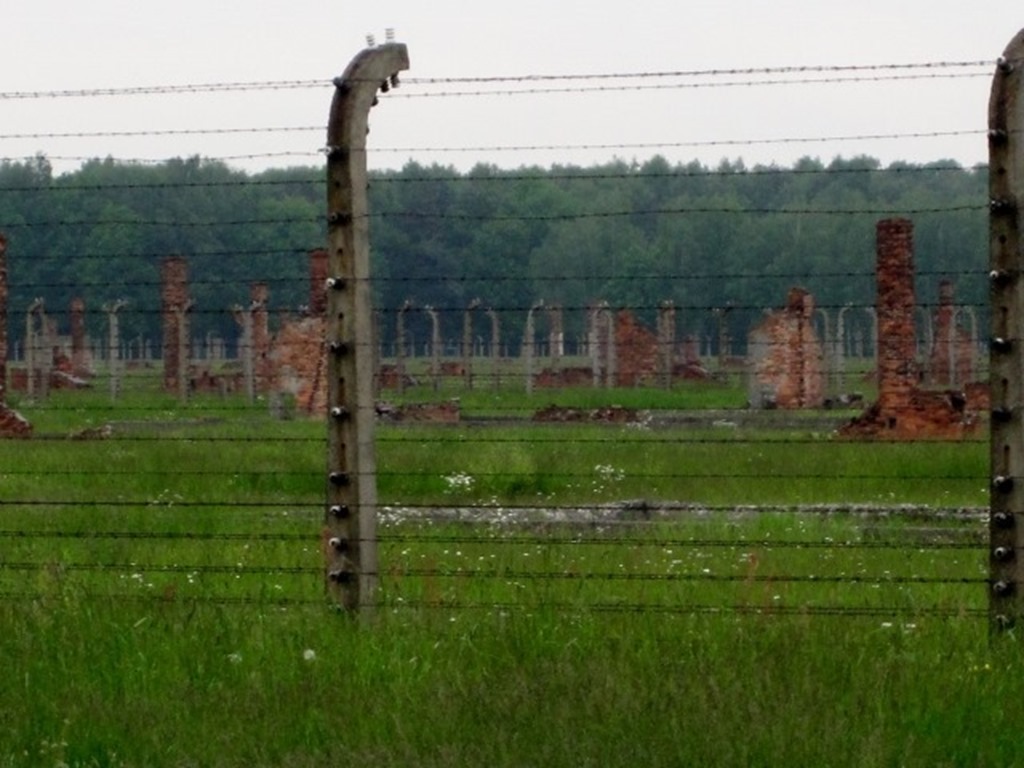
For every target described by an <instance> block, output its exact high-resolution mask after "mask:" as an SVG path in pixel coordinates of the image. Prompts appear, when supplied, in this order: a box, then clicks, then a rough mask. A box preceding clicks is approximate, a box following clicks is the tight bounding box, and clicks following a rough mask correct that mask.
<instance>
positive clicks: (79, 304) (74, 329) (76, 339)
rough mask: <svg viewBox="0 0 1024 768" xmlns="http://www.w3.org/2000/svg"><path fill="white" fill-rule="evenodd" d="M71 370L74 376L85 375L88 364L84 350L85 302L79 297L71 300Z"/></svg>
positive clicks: (87, 371)
mask: <svg viewBox="0 0 1024 768" xmlns="http://www.w3.org/2000/svg"><path fill="white" fill-rule="evenodd" d="M69 314H70V316H71V318H70V319H71V371H72V373H73V374H74V375H75V376H87V375H88V374H89V366H88V363H87V362H86V351H85V302H84V301H83V300H82V299H80V298H74V299H72V300H71V308H70V310H69Z"/></svg>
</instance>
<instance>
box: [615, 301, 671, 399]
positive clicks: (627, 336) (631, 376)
mask: <svg viewBox="0 0 1024 768" xmlns="http://www.w3.org/2000/svg"><path fill="white" fill-rule="evenodd" d="M659 349H660V345H659V344H658V337H657V335H656V334H654V333H653V332H652V331H651V330H650V329H649V328H647V327H646V326H644V325H642V324H641V323H640V322H639V321H638V320H637V319H636V315H634V314H633V313H632V312H630V311H629V310H628V309H622V310H619V311H618V312H617V313H616V314H615V352H616V355H617V357H618V359H617V360H616V365H615V384H616V385H617V386H620V387H635V386H637V385H638V384H640V383H641V382H648V381H653V380H655V378H656V376H657V373H658V369H659V367H660V366H659V360H658V356H659Z"/></svg>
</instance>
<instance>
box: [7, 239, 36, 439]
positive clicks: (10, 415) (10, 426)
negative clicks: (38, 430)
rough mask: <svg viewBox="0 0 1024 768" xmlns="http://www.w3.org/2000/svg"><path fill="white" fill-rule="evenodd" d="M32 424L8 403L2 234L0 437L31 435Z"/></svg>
mask: <svg viewBox="0 0 1024 768" xmlns="http://www.w3.org/2000/svg"><path fill="white" fill-rule="evenodd" d="M31 435H32V425H31V424H30V423H29V422H28V420H27V419H25V417H24V416H22V415H21V414H20V413H18V412H17V411H15V410H14V409H13V408H10V407H9V406H8V405H7V238H6V237H4V235H3V234H0V437H30V436H31Z"/></svg>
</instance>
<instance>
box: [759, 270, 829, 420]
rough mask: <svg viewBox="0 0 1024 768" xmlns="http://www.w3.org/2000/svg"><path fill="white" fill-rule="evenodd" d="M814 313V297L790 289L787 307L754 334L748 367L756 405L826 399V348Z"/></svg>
mask: <svg viewBox="0 0 1024 768" xmlns="http://www.w3.org/2000/svg"><path fill="white" fill-rule="evenodd" d="M813 314H814V299H813V298H812V297H811V295H810V294H809V293H808V292H807V291H805V290H804V289H802V288H792V289H791V290H790V292H789V295H788V296H787V299H786V306H785V307H784V308H783V309H781V310H776V311H773V312H771V313H770V314H769V315H768V316H767V317H766V318H765V319H764V320H762V321H761V322H760V323H759V324H758V325H757V326H756V327H755V328H754V329H753V330H752V331H751V332H750V336H749V339H748V347H749V350H750V351H749V353H748V359H747V365H748V368H749V370H750V374H751V385H750V401H751V403H752V404H753V405H754V406H755V407H773V408H787V409H792V408H820V407H821V406H822V404H823V403H824V400H825V371H824V350H823V347H822V344H821V340H820V339H819V338H818V334H817V333H816V332H815V330H814V323H813V322H812V317H813Z"/></svg>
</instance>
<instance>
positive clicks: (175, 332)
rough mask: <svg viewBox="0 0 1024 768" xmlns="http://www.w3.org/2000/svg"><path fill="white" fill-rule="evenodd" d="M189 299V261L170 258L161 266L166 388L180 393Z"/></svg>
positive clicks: (177, 257)
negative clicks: (179, 381) (183, 336)
mask: <svg viewBox="0 0 1024 768" xmlns="http://www.w3.org/2000/svg"><path fill="white" fill-rule="evenodd" d="M188 305H189V300H188V262H187V261H186V260H185V258H184V257H183V256H168V257H167V258H165V259H164V260H163V262H162V263H161V265H160V316H161V318H162V325H163V343H162V348H163V361H164V389H165V390H167V391H169V392H175V391H177V390H178V375H179V365H180V363H181V360H180V345H179V340H180V338H181V336H182V334H183V333H184V334H185V337H186V338H187V337H188V334H187V329H183V328H181V325H182V324H183V323H187V322H188V321H187V316H186V310H187V308H188Z"/></svg>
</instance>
